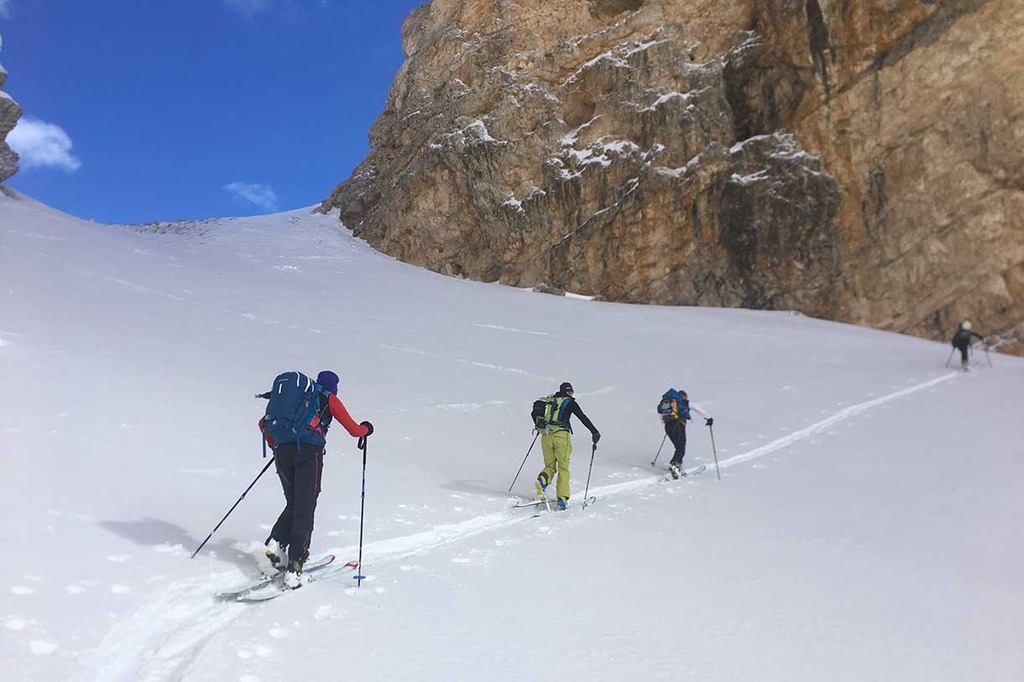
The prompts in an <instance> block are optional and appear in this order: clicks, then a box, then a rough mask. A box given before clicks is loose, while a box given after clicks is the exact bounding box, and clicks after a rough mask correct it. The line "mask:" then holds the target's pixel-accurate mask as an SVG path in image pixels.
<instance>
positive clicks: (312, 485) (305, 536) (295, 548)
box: [259, 370, 373, 589]
mask: <svg viewBox="0 0 1024 682" xmlns="http://www.w3.org/2000/svg"><path fill="white" fill-rule="evenodd" d="M316 382H317V383H318V384H320V386H322V387H323V388H324V390H325V391H327V393H328V395H326V396H325V395H321V396H320V410H319V412H318V415H317V418H315V419H314V422H315V421H316V419H319V424H318V426H317V427H316V430H317V431H318V432H319V434H320V435H321V436H323V437H324V438H326V436H327V430H328V429H329V428H330V427H331V423H332V422H333V420H335V419H337V420H338V421H339V422H341V425H342V426H344V427H345V430H346V431H348V433H349V435H350V436H352V437H353V438H364V437H366V436H369V435H370V434H372V433H373V424H371V423H370V422H368V421H363V422H360V423H358V424H357V423H356V422H355V420H354V419H352V417H351V416H350V415H349V413H348V410H347V409H345V405H344V403H342V402H341V399H340V398H339V397H338V375H337V374H335V373H334V372H332V371H330V370H324V371H323V372H320V374H318V375H317V377H316ZM263 423H264V420H263V419H260V422H259V426H260V431H262V432H264V434H265V438H266V440H267V444H268V445H270V447H271V448H273V450H274V457H275V464H276V466H277V476H278V478H280V479H281V487H282V488H283V489H284V499H285V507H284V511H282V512H281V515H280V516H278V518H277V522H276V523H275V524H274V527H273V529H272V530H271V531H270V537H268V538H267V540H266V554H267V558H268V559H270V563H271V564H273V565H274V566H275V567H276V568H281V567H283V566H284V565H285V561H286V560H287V572H286V573H285V576H284V584H285V587H287V588H289V589H294V588H296V587H299V586H301V585H304V584H305V583H306V582H308V578H307V576H304V575H303V574H302V565H303V563H305V561H306V559H307V558H308V557H309V543H310V540H311V538H312V536H313V516H314V513H315V512H316V500H317V497H318V496H319V494H320V478H321V475H322V473H323V469H324V453H325V446H324V445H317V444H314V443H305V442H302V443H299V442H285V443H276V442H274V440H273V439H272V438H271V437H270V436H269V435H267V434H266V432H265V431H264V429H263Z"/></svg>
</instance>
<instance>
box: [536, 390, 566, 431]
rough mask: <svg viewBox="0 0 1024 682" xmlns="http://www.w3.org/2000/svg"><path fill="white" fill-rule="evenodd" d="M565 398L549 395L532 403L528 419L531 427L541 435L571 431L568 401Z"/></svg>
mask: <svg viewBox="0 0 1024 682" xmlns="http://www.w3.org/2000/svg"><path fill="white" fill-rule="evenodd" d="M570 400H572V398H569V397H567V396H558V397H556V396H554V395H549V396H545V397H543V398H538V399H537V400H534V401H533V409H532V410H531V411H530V418H531V419H532V420H533V426H534V428H535V429H537V430H538V431H541V432H543V433H554V432H556V431H571V429H570V428H569V410H568V408H569V401H570Z"/></svg>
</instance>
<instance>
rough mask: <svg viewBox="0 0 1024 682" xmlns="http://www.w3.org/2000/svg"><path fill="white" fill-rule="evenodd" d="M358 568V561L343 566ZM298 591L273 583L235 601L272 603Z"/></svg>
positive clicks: (310, 578) (313, 577) (315, 577)
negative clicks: (271, 601)
mask: <svg viewBox="0 0 1024 682" xmlns="http://www.w3.org/2000/svg"><path fill="white" fill-rule="evenodd" d="M358 567H359V563H358V562H356V561H349V562H348V563H346V564H345V565H344V566H342V568H347V569H349V570H353V571H354V570H355V569H356V568H358ZM320 568H325V567H324V566H321V567H320ZM303 572H305V571H303ZM319 576H320V574H319V573H317V574H315V575H309V576H308V579H307V581H306V582H305V583H304V584H303V585H301V586H300V587H306V586H307V585H309V584H310V583H314V582H316V581H317V580H318V579H319ZM297 589H300V588H299V587H296V588H291V589H289V588H287V587H285V586H284V585H282V584H281V582H278V581H275V582H273V583H271V584H270V585H265V586H263V587H262V588H260V589H258V590H254V591H252V592H246V593H245V594H243V595H241V596H239V597H236V598H235V601H238V602H245V603H259V602H264V601H270V600H271V599H277V598H278V597H280V596H281V595H283V594H288V593H289V592H294V591H295V590H297Z"/></svg>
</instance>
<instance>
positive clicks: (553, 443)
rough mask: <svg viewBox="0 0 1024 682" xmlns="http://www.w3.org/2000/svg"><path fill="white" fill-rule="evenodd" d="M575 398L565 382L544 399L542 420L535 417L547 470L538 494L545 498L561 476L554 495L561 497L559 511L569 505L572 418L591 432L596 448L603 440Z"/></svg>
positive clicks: (538, 478) (540, 477)
mask: <svg viewBox="0 0 1024 682" xmlns="http://www.w3.org/2000/svg"><path fill="white" fill-rule="evenodd" d="M572 395H573V390H572V384H570V383H569V382H568V381H565V382H563V383H562V385H561V386H559V387H558V393H555V394H554V395H551V396H548V397H547V398H543V399H542V401H543V402H544V403H545V404H546V408H545V411H544V414H543V417H541V416H540V415H535V424H536V426H537V430H538V431H540V433H541V439H540V447H541V451H542V452H543V453H544V469H543V470H542V471H541V472H540V474H539V475H538V476H537V485H536V488H537V495H538V496H541V497H543V496H544V491H545V490H546V489H547V487H548V484H549V483H551V479H553V478H554V477H555V474H558V482H557V484H556V486H555V492H556V493H557V494H558V503H557V504H558V508H559V509H565V508H566V505H567V504H568V502H569V459H570V457H571V455H572V441H571V440H570V438H569V435H570V434H571V433H572V426H571V425H570V424H569V418H570V417H572V415H576V416H577V417H578V418H579V420H580V421H581V422H583V425H584V426H586V427H587V428H588V429H590V433H591V436H592V437H593V440H594V444H595V445H596V444H597V441H598V440H600V438H601V434H600V433H599V432H598V430H597V427H596V426H594V424H593V423H592V422H591V421H590V419H589V418H587V415H585V414H583V410H582V409H580V406H579V403H577V402H576V401H575V400H574V399H573V397H572ZM538 402H540V401H538Z"/></svg>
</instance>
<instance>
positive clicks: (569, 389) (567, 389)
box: [558, 381, 573, 393]
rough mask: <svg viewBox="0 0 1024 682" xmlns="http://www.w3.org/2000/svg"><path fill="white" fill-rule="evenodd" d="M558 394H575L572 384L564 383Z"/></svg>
mask: <svg viewBox="0 0 1024 682" xmlns="http://www.w3.org/2000/svg"><path fill="white" fill-rule="evenodd" d="M558 392H559V393H572V392H573V390H572V384H570V383H569V382H568V381H563V382H562V385H561V386H559V387H558Z"/></svg>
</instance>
